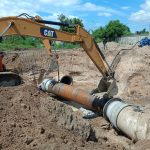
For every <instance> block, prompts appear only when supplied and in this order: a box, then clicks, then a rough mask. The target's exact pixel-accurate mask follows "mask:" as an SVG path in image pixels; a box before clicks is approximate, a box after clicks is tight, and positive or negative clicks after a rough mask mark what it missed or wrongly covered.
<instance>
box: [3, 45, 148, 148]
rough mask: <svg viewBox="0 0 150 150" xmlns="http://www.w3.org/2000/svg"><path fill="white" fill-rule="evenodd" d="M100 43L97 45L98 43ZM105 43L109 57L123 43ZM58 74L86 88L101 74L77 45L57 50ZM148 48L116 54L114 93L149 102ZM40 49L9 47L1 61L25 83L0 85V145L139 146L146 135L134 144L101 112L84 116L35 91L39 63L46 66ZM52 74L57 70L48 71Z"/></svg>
mask: <svg viewBox="0 0 150 150" xmlns="http://www.w3.org/2000/svg"><path fill="white" fill-rule="evenodd" d="M100 47H101V45H100ZM129 47H130V46H123V45H118V44H116V43H109V44H108V50H106V51H105V55H106V58H107V60H108V62H109V63H111V61H112V60H113V58H114V56H115V55H116V54H117V53H118V51H119V50H120V49H122V48H129ZM58 54H59V65H60V76H62V75H65V74H69V75H71V76H72V77H73V79H74V84H75V85H76V86H79V87H81V88H84V89H86V90H87V91H91V90H92V89H93V88H95V87H96V86H97V84H98V82H99V80H100V79H101V74H100V73H99V71H98V70H97V68H96V67H95V66H94V65H93V63H92V62H91V60H90V59H89V57H88V56H87V55H86V54H85V52H84V51H83V50H82V49H78V50H69V51H65V50H64V51H59V52H58ZM149 58H150V48H149V47H144V48H138V47H136V48H134V49H133V50H132V51H126V52H124V53H122V54H121V60H120V62H119V64H118V66H117V68H116V73H115V77H116V79H117V81H118V82H117V84H118V87H119V92H118V95H116V97H119V98H122V99H124V100H126V101H128V102H130V103H134V104H136V105H147V104H149V99H150V93H149V92H148V91H149V89H150V81H149V80H148V79H149V77H150V71H149V64H150V59H149ZM50 62H51V60H49V58H48V56H47V53H46V51H44V50H26V51H23V52H13V53H10V54H7V56H6V57H5V64H6V67H7V68H9V69H13V70H14V69H15V70H16V71H18V72H19V73H20V74H21V76H22V77H23V79H24V83H23V84H22V85H20V86H17V87H7V88H0V150H3V149H4V150H12V149H18V150H20V149H35V150H36V149H40V150H41V149H43V150H46V149H47V150H48V149H58V150H60V149H65V150H66V149H71V150H72V149H75V150H78V149H79V150H80V149H81V150H82V149H83V150H84V149H89V150H90V149H106V150H109V149H110V150H112V149H113V150H121V149H122V150H124V149H143V147H142V146H144V149H146V148H145V147H147V146H148V143H149V141H148V140H145V141H139V142H137V143H136V144H134V143H133V142H132V140H130V139H128V138H127V137H126V136H125V135H122V134H121V133H119V132H116V131H115V130H114V129H113V128H112V127H111V125H110V124H109V123H108V122H107V121H105V119H104V118H102V117H97V118H94V119H83V118H82V113H81V112H80V111H75V112H74V111H73V110H72V108H71V106H69V105H66V104H64V103H63V102H62V101H61V100H60V99H59V98H57V97H54V96H53V95H49V94H47V93H43V92H41V91H39V90H38V89H37V88H36V86H35V85H34V84H33V83H32V80H33V78H34V76H36V77H37V76H38V74H39V71H40V69H43V68H44V69H46V70H48V68H49V66H50ZM50 76H51V77H54V78H56V79H57V72H53V73H51V74H50Z"/></svg>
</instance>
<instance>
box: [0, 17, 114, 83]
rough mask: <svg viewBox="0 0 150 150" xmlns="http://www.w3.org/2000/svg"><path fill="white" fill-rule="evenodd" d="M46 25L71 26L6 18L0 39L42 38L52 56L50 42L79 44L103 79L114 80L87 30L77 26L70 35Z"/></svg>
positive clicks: (0, 22) (0, 27)
mask: <svg viewBox="0 0 150 150" xmlns="http://www.w3.org/2000/svg"><path fill="white" fill-rule="evenodd" d="M45 24H51V25H63V26H69V25H68V24H65V23H60V22H52V21H46V20H42V19H41V18H40V17H29V18H24V17H22V16H18V17H17V16H15V17H4V18H0V37H3V36H12V35H19V36H31V37H35V38H41V39H42V40H43V43H44V45H45V47H46V49H47V50H48V52H49V54H51V45H50V41H63V42H71V43H79V44H80V45H81V46H82V47H83V49H84V50H85V52H86V53H87V55H88V56H89V57H90V59H91V60H92V61H93V63H94V64H95V66H96V67H97V68H98V70H99V71H100V73H101V74H102V75H103V78H104V79H105V80H107V79H111V78H113V72H112V71H111V69H110V67H109V65H108V63H107V61H106V60H105V57H104V55H103V53H102V52H101V50H100V49H99V47H98V46H97V44H96V42H95V41H94V39H93V37H92V36H91V35H90V34H89V33H88V32H87V31H86V30H85V29H83V28H81V27H80V26H79V25H75V26H74V28H75V31H76V32H75V33H68V32H64V31H61V30H58V29H54V28H52V27H50V26H46V25H45Z"/></svg>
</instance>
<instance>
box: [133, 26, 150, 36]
mask: <svg viewBox="0 0 150 150" xmlns="http://www.w3.org/2000/svg"><path fill="white" fill-rule="evenodd" d="M135 33H136V34H138V35H147V34H148V33H149V32H148V31H146V29H145V28H144V29H143V30H141V31H136V32H135Z"/></svg>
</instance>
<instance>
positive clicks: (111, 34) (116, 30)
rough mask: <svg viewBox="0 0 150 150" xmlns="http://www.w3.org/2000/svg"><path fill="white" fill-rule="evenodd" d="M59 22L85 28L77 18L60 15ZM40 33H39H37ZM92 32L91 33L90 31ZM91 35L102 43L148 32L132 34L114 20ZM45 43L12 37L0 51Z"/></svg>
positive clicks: (70, 29)
mask: <svg viewBox="0 0 150 150" xmlns="http://www.w3.org/2000/svg"><path fill="white" fill-rule="evenodd" d="M58 20H59V21H60V22H62V23H67V24H70V25H77V24H78V25H80V26H81V27H83V28H84V23H83V20H81V19H80V18H77V17H73V18H69V17H67V16H65V15H64V14H60V15H59V16H58ZM59 29H60V30H62V31H66V32H69V33H75V32H76V31H75V28H74V27H73V26H70V27H67V26H60V27H59ZM37 32H38V31H37ZM89 32H90V31H89ZM90 34H92V36H93V38H94V39H95V41H96V42H101V41H104V39H105V40H107V41H115V40H116V39H117V38H119V37H121V36H130V35H134V34H138V35H147V34H148V31H146V29H142V30H141V31H136V32H135V33H132V32H131V30H130V28H129V27H128V26H127V25H125V24H123V23H121V22H120V21H119V20H112V21H109V23H108V24H107V25H105V26H104V27H99V28H97V29H93V30H92V31H91V32H90ZM55 46H56V48H58V49H61V48H65V49H70V48H76V47H79V45H78V44H70V43H64V44H63V46H62V44H60V43H59V44H56V43H55ZM43 47H44V46H43V43H42V40H41V39H36V38H33V37H23V38H22V37H20V36H11V37H7V38H4V39H3V40H0V51H2V50H6V49H7V50H8V49H10V50H12V49H26V48H27V49H28V48H43Z"/></svg>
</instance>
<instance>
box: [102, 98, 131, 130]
mask: <svg viewBox="0 0 150 150" xmlns="http://www.w3.org/2000/svg"><path fill="white" fill-rule="evenodd" d="M128 106H130V105H129V104H127V103H125V102H124V101H122V100H121V99H119V98H113V99H111V100H109V101H108V102H107V103H106V104H105V106H104V108H103V116H104V117H105V119H106V120H108V121H110V122H111V124H112V125H113V126H114V127H115V128H116V129H118V130H119V128H118V126H117V118H118V115H119V113H120V112H121V110H122V109H124V108H125V107H128Z"/></svg>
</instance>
